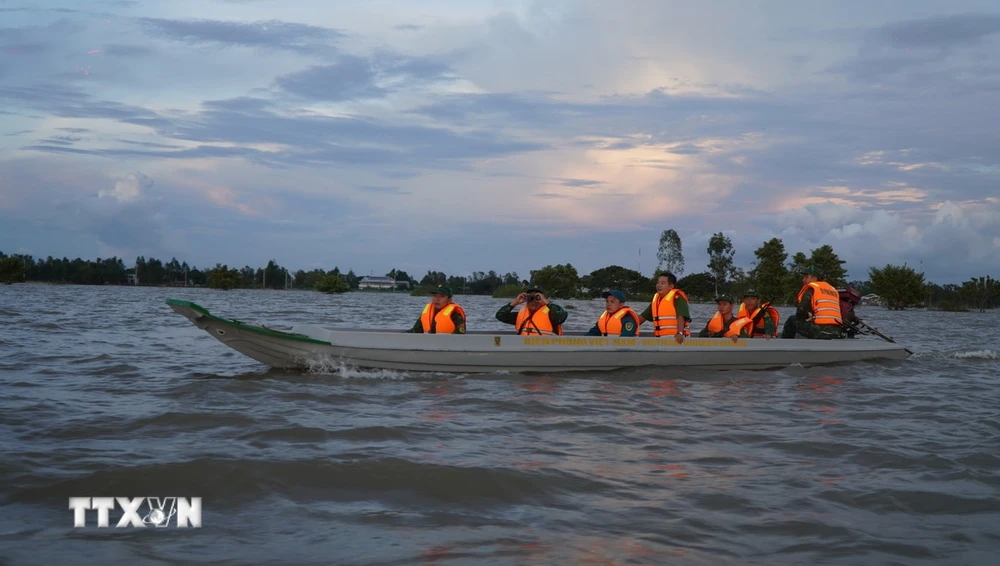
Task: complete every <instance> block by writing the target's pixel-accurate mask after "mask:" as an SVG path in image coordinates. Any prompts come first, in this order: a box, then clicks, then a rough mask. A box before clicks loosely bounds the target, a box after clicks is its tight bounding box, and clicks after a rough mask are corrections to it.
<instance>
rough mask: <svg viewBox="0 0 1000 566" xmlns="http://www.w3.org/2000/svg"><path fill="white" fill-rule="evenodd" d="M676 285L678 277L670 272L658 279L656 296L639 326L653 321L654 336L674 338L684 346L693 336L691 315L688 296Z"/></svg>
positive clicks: (641, 317) (640, 317) (640, 316)
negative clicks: (686, 338)
mask: <svg viewBox="0 0 1000 566" xmlns="http://www.w3.org/2000/svg"><path fill="white" fill-rule="evenodd" d="M676 285H677V277H676V276H674V274H673V273H670V272H669V271H667V272H664V273H661V274H659V275H658V276H657V277H656V294H655V295H653V300H652V301H650V303H649V306H648V307H646V310H644V311H642V314H640V315H639V324H642V323H644V322H646V321H652V322H653V336H655V337H657V338H669V337H671V336H673V338H674V340H676V341H677V343H678V344H682V343H684V338H685V337H686V336H691V314H690V312H689V309H688V298H687V295H685V294H684V291H681V290H680V289H678V288H677V287H676Z"/></svg>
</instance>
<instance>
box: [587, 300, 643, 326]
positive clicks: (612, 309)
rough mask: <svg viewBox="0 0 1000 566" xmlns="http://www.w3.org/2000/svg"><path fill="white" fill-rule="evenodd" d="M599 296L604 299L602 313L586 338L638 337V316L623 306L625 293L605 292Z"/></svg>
mask: <svg viewBox="0 0 1000 566" xmlns="http://www.w3.org/2000/svg"><path fill="white" fill-rule="evenodd" d="M601 296H602V297H604V313H602V314H601V318H599V319H597V324H595V325H594V327H593V328H591V329H590V330H589V331H588V332H587V336H638V335H639V315H637V314H635V311H633V310H632V309H631V308H629V307H627V306H625V293H622V292H621V291H618V290H617V289H616V290H613V291H605V292H603V293H601Z"/></svg>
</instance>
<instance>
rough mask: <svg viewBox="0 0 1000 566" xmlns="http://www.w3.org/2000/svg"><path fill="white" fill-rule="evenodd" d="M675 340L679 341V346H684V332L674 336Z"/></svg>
mask: <svg viewBox="0 0 1000 566" xmlns="http://www.w3.org/2000/svg"><path fill="white" fill-rule="evenodd" d="M674 340H677V343H678V344H683V343H684V333H683V332H678V333H677V334H674Z"/></svg>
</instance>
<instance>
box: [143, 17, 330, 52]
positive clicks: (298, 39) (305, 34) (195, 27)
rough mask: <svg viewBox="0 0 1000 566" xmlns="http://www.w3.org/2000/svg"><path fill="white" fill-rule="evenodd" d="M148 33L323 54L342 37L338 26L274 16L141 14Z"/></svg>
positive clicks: (201, 41) (176, 39) (204, 41)
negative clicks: (266, 18) (243, 18)
mask: <svg viewBox="0 0 1000 566" xmlns="http://www.w3.org/2000/svg"><path fill="white" fill-rule="evenodd" d="M140 22H141V23H142V24H143V25H144V26H145V27H146V28H147V29H148V30H149V32H150V33H153V34H155V35H159V36H161V37H164V38H167V39H172V40H175V41H184V42H194V43H217V44H222V45H230V46H235V45H239V46H245V47H257V48H267V49H287V50H291V51H298V52H302V53H308V54H325V53H331V52H332V51H333V45H334V44H335V43H337V42H338V41H340V40H341V39H343V38H344V34H343V33H342V32H340V31H338V30H334V29H330V28H324V27H319V26H311V25H306V24H298V23H290V22H282V21H278V20H270V21H258V22H250V23H247V22H231V21H221V20H207V19H201V20H196V19H188V20H171V19H163V18H142V19H141V20H140Z"/></svg>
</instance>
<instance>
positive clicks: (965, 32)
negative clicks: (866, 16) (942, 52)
mask: <svg viewBox="0 0 1000 566" xmlns="http://www.w3.org/2000/svg"><path fill="white" fill-rule="evenodd" d="M994 34H1000V14H989V13H980V14H948V15H941V16H935V17H932V18H923V19H917V20H907V21H903V22H896V23H892V24H888V25H885V26H882V27H881V28H880V29H879V30H878V36H877V37H879V38H880V39H881V40H882V41H883V42H884V43H887V44H889V45H894V46H901V47H910V46H915V47H943V46H952V45H960V44H968V43H974V42H976V41H979V40H981V39H983V38H985V37H988V36H991V35H994Z"/></svg>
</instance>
